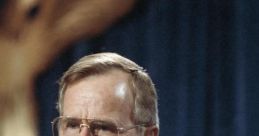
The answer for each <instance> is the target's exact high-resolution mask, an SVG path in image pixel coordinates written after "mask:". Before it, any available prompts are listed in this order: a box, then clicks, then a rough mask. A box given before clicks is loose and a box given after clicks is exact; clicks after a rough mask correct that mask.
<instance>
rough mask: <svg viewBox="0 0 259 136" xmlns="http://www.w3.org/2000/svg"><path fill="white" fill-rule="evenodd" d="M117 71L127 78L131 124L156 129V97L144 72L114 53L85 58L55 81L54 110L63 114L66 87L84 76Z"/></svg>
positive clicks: (151, 84)
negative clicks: (152, 125)
mask: <svg viewBox="0 0 259 136" xmlns="http://www.w3.org/2000/svg"><path fill="white" fill-rule="evenodd" d="M114 68H115V69H119V70H122V71H124V72H126V73H128V74H129V75H130V77H131V78H130V80H129V88H130V90H131V92H132V94H133V100H134V104H133V108H132V109H133V116H134V121H135V123H149V124H156V125H157V127H158V126H159V118H158V109H157V93H156V89H155V87H154V84H153V82H152V80H151V78H150V77H149V75H148V74H147V73H146V72H145V70H144V69H143V68H142V67H140V66H139V65H137V64H136V63H134V62H133V61H131V60H129V59H127V58H124V57H122V56H120V55H118V54H116V53H97V54H92V55H88V56H85V57H83V58H81V59H80V60H79V61H77V62H76V63H75V64H74V65H72V66H71V67H70V68H69V69H68V70H67V71H66V72H65V73H64V74H63V76H62V77H61V79H60V80H59V86H60V89H59V100H58V105H57V106H58V110H59V113H60V114H61V115H62V114H63V101H64V94H65V91H66V88H67V86H68V85H70V84H72V83H74V82H76V81H79V80H80V79H83V78H85V77H87V76H90V75H94V74H102V73H105V72H108V71H109V70H111V69H114Z"/></svg>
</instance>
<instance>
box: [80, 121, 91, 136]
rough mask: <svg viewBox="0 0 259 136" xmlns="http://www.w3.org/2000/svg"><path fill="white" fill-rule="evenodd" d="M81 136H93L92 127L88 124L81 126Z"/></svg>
mask: <svg viewBox="0 0 259 136" xmlns="http://www.w3.org/2000/svg"><path fill="white" fill-rule="evenodd" d="M79 133H80V136H92V135H91V132H90V127H89V125H87V124H80V131H79Z"/></svg>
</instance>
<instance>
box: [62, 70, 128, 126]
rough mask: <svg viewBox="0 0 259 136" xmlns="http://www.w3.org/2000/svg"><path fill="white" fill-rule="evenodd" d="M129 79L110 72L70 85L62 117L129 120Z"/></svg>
mask: <svg viewBox="0 0 259 136" xmlns="http://www.w3.org/2000/svg"><path fill="white" fill-rule="evenodd" d="M128 79H129V75H128V74H127V73H125V72H123V71H120V70H111V71H109V72H106V73H104V74H99V75H92V76H89V77H87V78H84V79H82V80H80V81H78V82H75V83H73V84H71V85H69V86H68V87H67V89H66V92H65V96H64V112H63V114H64V116H73V117H84V118H98V119H102V118H103V119H109V120H117V121H119V122H123V121H124V122H127V121H129V120H130V119H131V114H132V104H133V98H132V93H131V92H130V90H129V87H128Z"/></svg>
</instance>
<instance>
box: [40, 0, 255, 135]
mask: <svg viewBox="0 0 259 136" xmlns="http://www.w3.org/2000/svg"><path fill="white" fill-rule="evenodd" d="M258 8H259V2H258V1H257V0H146V1H143V0H142V1H140V2H139V3H138V5H137V6H136V8H135V9H134V10H133V12H131V13H130V14H129V15H128V16H127V17H125V18H123V19H122V20H121V21H120V22H118V23H117V24H115V25H114V26H113V27H112V28H110V29H109V30H108V31H106V32H105V33H104V34H102V35H100V36H98V37H96V38H94V39H90V40H83V41H80V42H78V43H77V45H76V46H74V47H73V48H70V49H68V50H67V51H66V52H64V53H63V54H62V55H61V56H59V57H58V58H57V59H56V61H55V63H53V65H52V66H51V67H50V69H49V70H48V71H46V72H45V73H43V74H42V75H41V76H39V78H38V80H37V88H36V90H37V91H36V96H37V100H38V103H39V105H38V107H39V117H40V123H39V132H40V134H41V136H51V124H50V122H51V120H52V119H53V118H54V117H56V116H58V115H57V111H56V110H55V104H56V101H57V93H58V86H57V84H56V81H57V80H58V78H59V77H60V76H61V74H62V73H63V72H64V71H65V70H66V69H67V68H68V67H69V66H70V65H71V64H72V63H74V62H75V61H76V60H77V59H78V58H80V57H82V56H84V55H87V54H90V53H95V52H104V51H109V52H117V53H119V54H121V55H123V56H126V57H128V58H130V59H132V60H134V61H135V62H137V63H138V64H140V65H141V66H143V67H144V68H146V69H147V71H148V72H149V73H150V76H151V77H152V79H153V80H154V83H155V84H156V87H157V89H158V95H159V111H160V112H159V115H160V128H161V131H160V136H259V127H258V126H259V117H258V115H259V99H258V96H259V91H258V90H259V73H258V70H259V45H258V44H259V10H258Z"/></svg>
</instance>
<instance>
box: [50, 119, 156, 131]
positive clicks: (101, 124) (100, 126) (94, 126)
mask: <svg viewBox="0 0 259 136" xmlns="http://www.w3.org/2000/svg"><path fill="white" fill-rule="evenodd" d="M51 123H52V133H53V136H79V135H80V133H81V130H82V128H83V127H86V128H88V130H89V132H90V136H120V135H121V134H123V133H125V132H127V131H128V130H130V129H134V128H137V127H149V126H151V125H148V124H139V125H134V126H129V127H117V125H116V124H115V123H114V122H112V121H104V120H97V119H82V118H74V117H65V116H60V117H57V118H55V119H54V120H53V121H52V122H51Z"/></svg>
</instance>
